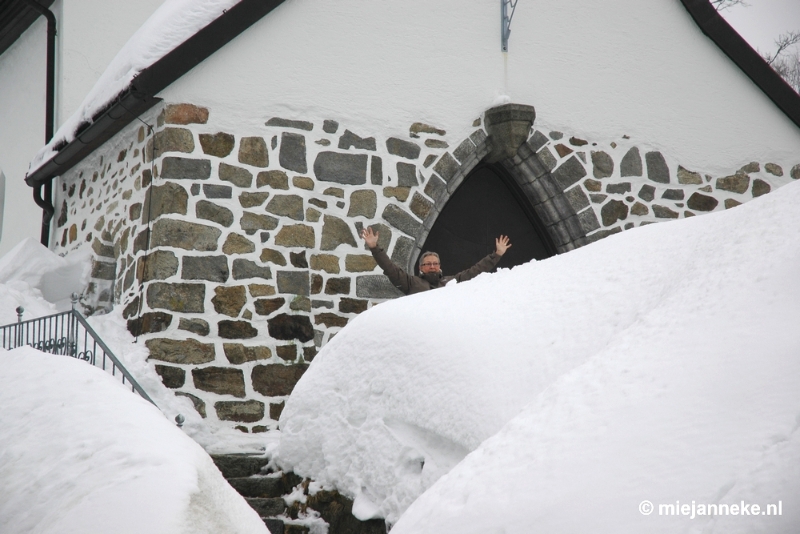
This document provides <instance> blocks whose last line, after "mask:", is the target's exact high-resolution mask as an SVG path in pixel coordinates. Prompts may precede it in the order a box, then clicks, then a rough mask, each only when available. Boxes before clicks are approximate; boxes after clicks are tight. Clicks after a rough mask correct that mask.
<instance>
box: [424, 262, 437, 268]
mask: <svg viewBox="0 0 800 534" xmlns="http://www.w3.org/2000/svg"><path fill="white" fill-rule="evenodd" d="M438 266H439V262H438V261H427V262H425V263H423V264H422V265H420V267H438Z"/></svg>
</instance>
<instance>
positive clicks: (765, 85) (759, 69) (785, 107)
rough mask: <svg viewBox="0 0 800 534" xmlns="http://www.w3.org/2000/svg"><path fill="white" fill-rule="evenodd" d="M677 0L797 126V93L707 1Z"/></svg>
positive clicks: (799, 118)
mask: <svg viewBox="0 0 800 534" xmlns="http://www.w3.org/2000/svg"><path fill="white" fill-rule="evenodd" d="M681 3H682V4H683V6H684V7H685V8H686V11H688V12H689V14H690V15H691V16H692V18H693V19H694V21H695V23H697V25H698V26H699V27H700V29H701V30H702V31H703V33H704V34H706V36H707V37H708V38H709V39H711V40H712V41H714V43H715V44H716V45H717V46H718V47H719V48H720V49H721V50H722V51H723V52H724V53H725V54H726V55H727V56H728V57H729V58H731V60H732V61H733V62H734V63H736V65H737V66H738V67H739V68H740V69H742V71H743V72H744V73H745V74H746V75H747V76H748V77H749V78H750V79H751V80H753V83H755V84H756V85H757V86H758V87H759V89H761V90H762V91H763V92H764V94H766V95H767V96H768V97H769V98H770V100H772V101H773V102H774V103H775V105H776V106H778V108H779V109H780V110H781V111H783V112H784V113H785V114H786V116H787V117H789V119H791V121H792V122H794V123H795V124H796V125H797V126H798V127H800V94H798V93H797V92H796V91H795V90H794V89H792V87H791V86H790V85H789V84H788V83H786V80H784V79H783V78H781V76H780V74H778V73H777V72H775V70H774V69H773V68H772V67H770V65H769V64H768V63H767V62H766V61H765V60H764V58H763V57H761V55H760V54H759V53H758V52H756V51H755V50H753V47H751V46H750V45H749V44H748V42H747V41H745V40H744V39H743V38H742V36H741V35H739V34H738V33H737V32H736V30H734V29H733V28H732V27H731V26H730V24H728V22H727V21H726V20H725V19H724V18H723V17H722V15H720V14H719V13H718V12H717V10H716V9H714V7H713V6H712V5H711V3H710V2H709V1H708V0H681Z"/></svg>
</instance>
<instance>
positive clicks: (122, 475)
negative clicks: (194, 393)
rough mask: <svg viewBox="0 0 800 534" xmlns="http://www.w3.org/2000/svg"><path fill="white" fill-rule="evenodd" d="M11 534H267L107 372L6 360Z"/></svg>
mask: <svg viewBox="0 0 800 534" xmlns="http://www.w3.org/2000/svg"><path fill="white" fill-rule="evenodd" d="M0 365H2V369H3V372H2V373H0V406H2V407H3V408H2V410H0V429H2V431H1V432H0V531H1V532H3V533H4V534H16V533H19V534H22V533H25V534H27V533H30V532H36V533H40V534H45V533H53V534H69V533H75V534H94V533H97V534H100V533H107V532H115V533H120V534H123V533H142V532H147V533H148V534H157V533H162V532H163V533H165V534H167V533H169V534H173V533H187V534H188V533H190V532H191V533H193V534H196V533H209V534H211V533H214V534H218V533H260V534H265V533H266V532H267V530H266V528H265V526H264V524H263V522H262V521H261V520H260V518H259V517H258V515H257V514H256V513H255V512H254V511H253V510H252V509H251V508H250V507H249V506H248V505H247V503H246V502H245V501H244V499H242V498H241V497H240V496H239V495H238V494H237V493H236V492H235V491H234V490H233V488H231V487H230V486H229V485H228V484H227V483H226V482H225V481H224V479H223V478H222V475H221V474H220V472H219V471H218V470H217V468H216V467H215V466H214V464H213V463H212V461H211V458H210V457H209V456H208V455H207V454H206V453H205V452H204V451H203V449H202V448H201V447H200V446H199V445H197V444H196V443H195V442H194V441H192V439H191V438H189V437H187V436H186V435H185V434H184V433H183V432H182V431H181V430H180V429H178V428H177V427H175V425H174V423H172V422H171V421H169V420H167V419H166V418H165V417H164V416H163V415H162V414H161V412H159V411H158V410H157V409H156V408H155V407H153V406H152V405H151V404H149V403H148V402H146V401H144V400H143V399H141V398H139V397H138V396H137V395H134V394H132V393H131V392H130V391H129V390H127V389H126V388H124V387H122V386H121V385H120V384H118V383H117V382H116V381H115V379H113V378H112V377H111V376H109V375H107V374H106V373H104V372H103V371H101V370H99V369H97V368H95V367H92V366H90V365H87V364H86V363H85V362H82V361H79V360H75V359H73V358H69V357H65V356H53V355H49V354H43V353H41V352H38V351H36V350H34V349H32V348H30V347H23V348H20V349H16V350H13V351H10V352H5V351H3V352H0Z"/></svg>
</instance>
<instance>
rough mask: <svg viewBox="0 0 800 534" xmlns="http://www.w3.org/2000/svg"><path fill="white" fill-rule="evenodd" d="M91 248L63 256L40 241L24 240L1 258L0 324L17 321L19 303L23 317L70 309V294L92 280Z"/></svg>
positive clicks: (28, 317) (79, 290)
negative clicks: (22, 309)
mask: <svg viewBox="0 0 800 534" xmlns="http://www.w3.org/2000/svg"><path fill="white" fill-rule="evenodd" d="M91 267H92V266H91V256H90V251H89V249H88V248H86V249H84V250H80V251H78V252H75V253H73V254H70V256H69V257H67V258H62V257H61V256H59V255H58V254H55V253H53V252H52V251H51V250H49V249H47V248H46V247H45V246H43V245H42V244H41V243H39V242H38V241H35V240H33V239H30V238H28V239H24V240H22V241H20V242H19V243H18V244H17V246H15V247H14V248H12V249H11V250H10V251H8V253H7V254H6V255H5V256H3V257H2V258H0V303H2V306H0V325H4V324H8V323H13V322H16V320H17V314H16V312H15V311H14V310H15V309H16V308H17V306H22V307H23V308H25V312H24V315H23V319H33V318H35V317H42V316H44V315H50V314H53V313H57V312H59V311H65V310H68V309H69V308H70V306H71V302H70V295H71V294H72V293H81V292H83V290H84V289H85V288H86V284H87V283H88V282H89V275H90V272H91Z"/></svg>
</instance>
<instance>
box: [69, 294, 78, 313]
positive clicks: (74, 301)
mask: <svg viewBox="0 0 800 534" xmlns="http://www.w3.org/2000/svg"><path fill="white" fill-rule="evenodd" d="M79 298H80V295H78V294H77V293H73V294H72V295H70V299H69V300H70V301H71V302H72V309H73V310H74V309H75V306H76V305H77V304H78V299H79Z"/></svg>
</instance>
